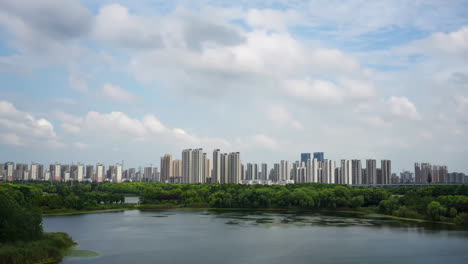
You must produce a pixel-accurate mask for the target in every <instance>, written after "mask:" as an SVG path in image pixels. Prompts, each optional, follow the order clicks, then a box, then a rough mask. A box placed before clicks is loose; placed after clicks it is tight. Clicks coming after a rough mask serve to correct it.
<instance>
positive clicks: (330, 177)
mask: <svg viewBox="0 0 468 264" xmlns="http://www.w3.org/2000/svg"><path fill="white" fill-rule="evenodd" d="M323 164H324V170H323V178H322V183H329V184H334V183H335V167H336V163H335V161H333V160H325V161H324V162H323Z"/></svg>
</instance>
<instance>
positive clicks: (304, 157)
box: [301, 153, 311, 163]
mask: <svg viewBox="0 0 468 264" xmlns="http://www.w3.org/2000/svg"><path fill="white" fill-rule="evenodd" d="M310 157H311V155H310V153H301V162H304V163H307V161H308V160H310Z"/></svg>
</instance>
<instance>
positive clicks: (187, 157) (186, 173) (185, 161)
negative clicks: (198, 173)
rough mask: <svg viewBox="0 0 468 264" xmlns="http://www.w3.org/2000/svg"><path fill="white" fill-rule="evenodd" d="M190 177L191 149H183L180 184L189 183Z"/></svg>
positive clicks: (191, 171)
mask: <svg viewBox="0 0 468 264" xmlns="http://www.w3.org/2000/svg"><path fill="white" fill-rule="evenodd" d="M192 175H193V168H192V149H184V150H183V151H182V183H190V182H191V179H192Z"/></svg>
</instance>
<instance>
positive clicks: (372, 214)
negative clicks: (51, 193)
mask: <svg viewBox="0 0 468 264" xmlns="http://www.w3.org/2000/svg"><path fill="white" fill-rule="evenodd" d="M126 210H140V211H158V210H211V211H239V212H241V211H244V212H245V211H257V212H262V211H264V212H311V213H324V214H327V213H329V214H334V213H347V214H353V215H356V216H359V217H363V218H387V219H394V220H400V221H410V222H418V223H435V224H446V225H455V223H453V222H444V221H432V220H427V219H418V218H409V217H399V216H394V215H386V214H380V213H377V210H376V208H374V207H372V208H367V207H361V208H356V209H350V208H337V209H333V210H330V209H320V210H317V209H316V210H310V209H302V208H212V207H208V206H202V205H196V206H180V205H175V204H140V205H132V206H126V207H122V208H110V209H95V210H93V209H90V210H73V209H60V210H53V211H52V210H48V211H44V212H43V215H44V216H63V215H80V214H96V213H107V212H121V211H126Z"/></svg>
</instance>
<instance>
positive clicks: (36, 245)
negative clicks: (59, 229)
mask: <svg viewBox="0 0 468 264" xmlns="http://www.w3.org/2000/svg"><path fill="white" fill-rule="evenodd" d="M74 245H76V243H75V242H74V241H73V240H72V238H71V237H70V236H68V235H67V234H65V233H44V234H43V236H42V238H41V239H38V240H34V241H28V242H23V241H18V242H14V243H6V244H1V245H0V264H37V263H53V262H57V261H60V260H61V259H62V258H63V256H64V254H65V252H66V251H67V249H69V248H70V247H72V246H74Z"/></svg>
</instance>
